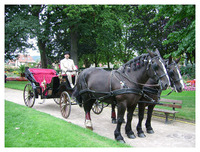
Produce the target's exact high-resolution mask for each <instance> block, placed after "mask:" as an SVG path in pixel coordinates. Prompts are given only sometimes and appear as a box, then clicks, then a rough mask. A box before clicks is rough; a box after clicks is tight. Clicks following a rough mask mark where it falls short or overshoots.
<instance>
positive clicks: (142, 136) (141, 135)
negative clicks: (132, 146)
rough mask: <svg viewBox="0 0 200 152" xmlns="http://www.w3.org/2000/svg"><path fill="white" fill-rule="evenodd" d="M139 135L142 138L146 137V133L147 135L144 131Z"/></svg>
mask: <svg viewBox="0 0 200 152" xmlns="http://www.w3.org/2000/svg"><path fill="white" fill-rule="evenodd" d="M138 137H140V138H145V137H146V135H145V134H144V133H139V134H138Z"/></svg>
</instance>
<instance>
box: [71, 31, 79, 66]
mask: <svg viewBox="0 0 200 152" xmlns="http://www.w3.org/2000/svg"><path fill="white" fill-rule="evenodd" d="M70 35H71V50H70V54H71V58H72V59H73V60H74V64H75V65H78V33H77V31H74V30H73V29H71V33H70Z"/></svg>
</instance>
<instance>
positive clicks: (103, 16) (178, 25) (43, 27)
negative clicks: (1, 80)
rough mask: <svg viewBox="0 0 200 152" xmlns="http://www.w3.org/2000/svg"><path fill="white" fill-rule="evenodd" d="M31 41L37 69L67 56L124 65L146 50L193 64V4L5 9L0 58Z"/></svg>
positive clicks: (87, 61) (24, 47)
mask: <svg viewBox="0 0 200 152" xmlns="http://www.w3.org/2000/svg"><path fill="white" fill-rule="evenodd" d="M29 38H36V39H37V45H38V47H39V50H40V54H41V60H42V66H43V67H47V64H50V63H52V62H59V61H60V60H61V59H62V58H63V55H64V52H65V51H70V52H71V57H72V58H73V59H74V60H75V63H76V62H78V61H79V64H80V65H79V67H80V66H82V65H83V64H84V65H85V66H86V67H88V66H89V65H90V64H95V65H96V66H98V64H99V63H103V64H107V65H108V66H109V64H110V63H115V62H126V61H127V60H130V59H131V58H133V57H134V56H135V55H136V54H135V52H137V54H142V53H146V49H147V48H148V49H152V50H155V49H156V48H157V49H158V50H159V51H160V53H161V55H162V56H165V57H168V56H169V55H173V56H174V57H179V56H180V55H183V56H185V58H186V60H188V61H190V62H191V63H192V64H193V63H195V6H194V5H136V6H135V5H11V6H9V5H6V6H5V46H6V47H5V48H6V49H5V59H9V58H12V55H14V52H16V51H19V52H25V51H26V48H32V47H33V46H32V45H31V44H29V43H28V41H27V40H28V39H29Z"/></svg>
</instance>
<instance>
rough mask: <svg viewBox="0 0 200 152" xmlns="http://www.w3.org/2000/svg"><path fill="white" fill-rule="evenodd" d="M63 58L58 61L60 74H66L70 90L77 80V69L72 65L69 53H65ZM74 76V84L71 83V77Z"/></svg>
mask: <svg viewBox="0 0 200 152" xmlns="http://www.w3.org/2000/svg"><path fill="white" fill-rule="evenodd" d="M64 56H65V58H64V59H62V60H61V61H60V69H61V70H62V74H67V78H68V80H69V83H70V85H71V87H72V88H74V85H75V84H76V79H77V67H76V66H75V64H74V61H73V60H72V59H70V58H69V57H70V53H69V51H67V52H65V55H64ZM73 75H74V76H75V83H74V84H73V83H72V76H73Z"/></svg>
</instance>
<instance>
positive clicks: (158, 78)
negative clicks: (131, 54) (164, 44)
mask: <svg viewBox="0 0 200 152" xmlns="http://www.w3.org/2000/svg"><path fill="white" fill-rule="evenodd" d="M157 58H158V59H159V62H161V64H162V65H163V69H164V72H165V73H164V74H162V75H160V76H159V75H158V73H157V72H156V67H155V66H156V65H157V64H156V63H153V60H155V59H157ZM155 64H156V65H155ZM150 66H151V67H152V69H153V72H154V76H155V77H156V78H157V79H156V81H158V84H159V86H160V89H161V90H162V83H163V82H162V80H161V78H162V77H164V76H166V77H167V79H168V80H169V85H170V79H169V76H168V73H167V71H166V69H165V66H164V64H163V63H162V59H161V57H159V56H155V57H153V58H151V59H150V60H149V62H148V65H147V70H149V67H150Z"/></svg>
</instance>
